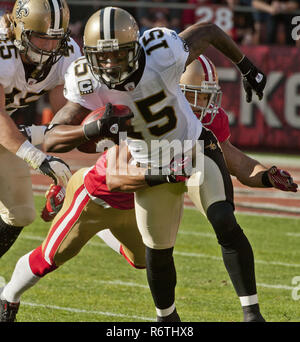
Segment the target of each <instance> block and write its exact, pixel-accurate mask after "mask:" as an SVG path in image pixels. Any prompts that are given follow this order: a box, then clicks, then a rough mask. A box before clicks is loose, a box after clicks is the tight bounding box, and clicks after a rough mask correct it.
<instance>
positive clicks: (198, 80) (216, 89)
mask: <svg viewBox="0 0 300 342" xmlns="http://www.w3.org/2000/svg"><path fill="white" fill-rule="evenodd" d="M180 87H181V89H182V91H183V93H184V95H186V94H187V93H189V94H193V96H189V98H193V101H189V103H190V105H191V107H192V109H193V111H194V112H195V113H197V114H198V115H197V116H198V117H199V120H200V121H202V119H203V118H204V116H205V115H206V114H207V113H210V114H211V120H210V121H209V122H206V123H204V125H210V124H211V123H212V121H213V119H214V118H215V116H216V114H217V112H218V109H219V107H220V105H221V100H222V91H221V88H220V86H219V81H218V74H217V71H216V67H215V66H214V64H213V63H212V61H211V60H209V59H208V58H207V57H205V56H203V55H200V56H199V57H198V58H197V59H196V60H194V61H193V62H192V63H191V64H189V65H188V67H187V68H186V71H185V72H184V73H183V74H182V76H181V79H180ZM198 94H208V95H209V100H208V102H207V105H206V106H205V107H203V106H200V105H199V104H198Z"/></svg>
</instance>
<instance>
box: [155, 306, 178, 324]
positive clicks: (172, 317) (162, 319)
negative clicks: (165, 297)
mask: <svg viewBox="0 0 300 342" xmlns="http://www.w3.org/2000/svg"><path fill="white" fill-rule="evenodd" d="M156 321H157V322H181V320H180V317H179V315H178V313H177V311H176V309H175V310H174V311H173V312H172V313H171V314H170V315H168V316H164V317H161V316H157V319H156Z"/></svg>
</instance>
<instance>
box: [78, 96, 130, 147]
mask: <svg viewBox="0 0 300 342" xmlns="http://www.w3.org/2000/svg"><path fill="white" fill-rule="evenodd" d="M133 116H134V115H133V113H131V114H129V115H126V116H117V115H115V114H114V111H113V105H112V104H111V103H107V104H106V106H105V112H104V114H103V116H102V118H101V119H99V120H97V121H94V122H91V123H88V124H86V125H84V126H83V127H84V134H85V136H86V137H87V138H88V139H89V140H91V139H93V138H95V137H101V138H110V139H112V141H113V142H114V143H115V144H118V143H119V133H120V132H125V131H128V129H130V127H131V126H130V123H129V122H128V120H130V119H131V118H133Z"/></svg>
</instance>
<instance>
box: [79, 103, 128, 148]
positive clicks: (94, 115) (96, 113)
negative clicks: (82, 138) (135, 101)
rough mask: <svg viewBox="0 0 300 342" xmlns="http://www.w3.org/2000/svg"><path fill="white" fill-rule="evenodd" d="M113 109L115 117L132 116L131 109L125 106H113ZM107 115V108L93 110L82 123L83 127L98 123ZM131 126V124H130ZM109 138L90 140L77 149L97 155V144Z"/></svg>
mask: <svg viewBox="0 0 300 342" xmlns="http://www.w3.org/2000/svg"><path fill="white" fill-rule="evenodd" d="M112 109H113V115H114V116H120V117H122V116H127V115H130V113H131V110H130V108H129V107H127V106H124V105H113V106H112ZM104 113H105V106H103V107H99V108H97V109H95V110H93V111H92V112H91V113H89V114H88V115H87V116H86V117H85V118H84V119H83V120H82V122H81V125H82V126H83V125H85V124H88V123H90V122H93V121H97V120H99V119H101V118H102V116H103V115H104ZM128 124H129V125H130V123H128ZM107 139H108V138H103V137H102V138H101V137H99V138H98V137H96V138H94V139H92V140H89V141H87V142H85V143H83V144H81V145H79V146H78V147H77V149H78V150H79V151H80V152H84V153H97V150H96V149H97V144H98V142H99V141H100V140H107Z"/></svg>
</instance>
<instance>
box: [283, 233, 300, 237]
mask: <svg viewBox="0 0 300 342" xmlns="http://www.w3.org/2000/svg"><path fill="white" fill-rule="evenodd" d="M285 235H287V236H293V237H300V233H291V232H288V233H285Z"/></svg>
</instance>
